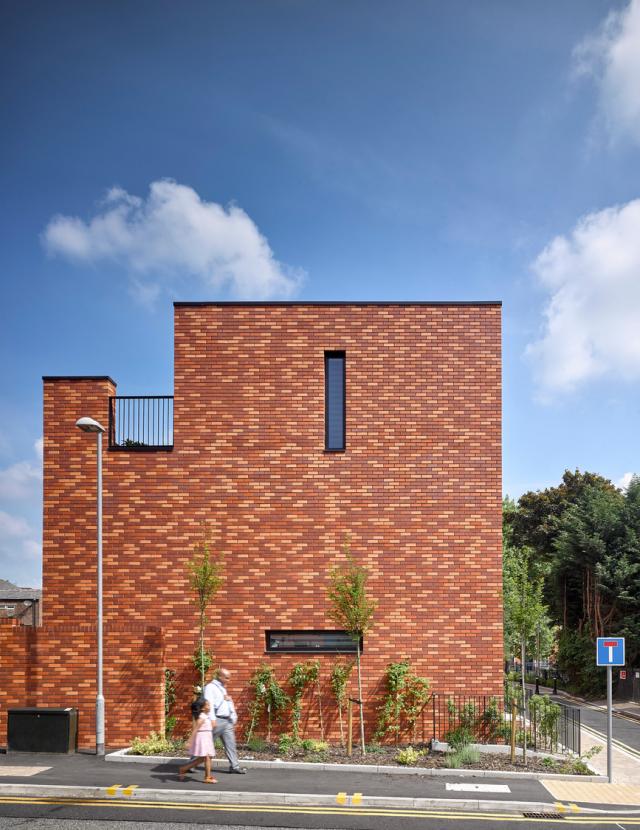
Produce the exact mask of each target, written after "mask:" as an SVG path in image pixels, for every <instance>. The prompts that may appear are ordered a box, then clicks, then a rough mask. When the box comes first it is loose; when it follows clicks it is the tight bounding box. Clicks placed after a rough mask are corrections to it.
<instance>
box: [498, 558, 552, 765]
mask: <svg viewBox="0 0 640 830" xmlns="http://www.w3.org/2000/svg"><path fill="white" fill-rule="evenodd" d="M503 559H504V562H503V584H504V591H503V593H504V625H505V643H506V642H508V643H510V644H511V645H512V647H513V648H514V651H515V650H516V649H517V647H518V646H519V648H520V661H521V664H520V672H521V683H522V701H523V707H524V715H525V721H526V714H527V704H526V701H527V696H526V690H525V665H526V655H527V643H528V642H530V641H531V640H532V638H534V637H535V634H536V631H537V630H538V629H539V628H540V626H541V625H542V624H543V621H544V620H545V618H546V612H547V608H546V606H545V605H544V603H543V602H542V591H543V585H544V577H543V575H542V574H541V573H540V572H539V571H538V570H537V569H536V567H535V566H534V564H533V561H532V552H531V550H530V549H529V548H516V547H513V546H512V545H510V544H508V543H506V544H505V547H504V556H503ZM523 731H524V752H525V754H526V749H527V736H526V723H525V729H524V730H523Z"/></svg>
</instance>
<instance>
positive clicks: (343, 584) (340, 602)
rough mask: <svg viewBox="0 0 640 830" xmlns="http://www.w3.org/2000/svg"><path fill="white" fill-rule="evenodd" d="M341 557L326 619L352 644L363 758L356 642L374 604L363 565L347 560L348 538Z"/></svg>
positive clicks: (334, 572) (368, 622)
mask: <svg viewBox="0 0 640 830" xmlns="http://www.w3.org/2000/svg"><path fill="white" fill-rule="evenodd" d="M343 553H344V555H345V558H346V562H345V564H344V565H337V566H336V567H335V568H332V570H331V571H330V572H329V583H330V584H329V588H328V590H327V598H328V600H329V604H330V609H329V617H330V618H331V619H332V620H334V622H335V623H336V624H337V625H338V626H339V627H340V628H343V629H344V630H345V631H346V632H347V633H348V634H349V636H350V637H351V639H352V640H354V642H355V643H356V666H357V670H358V697H359V699H360V749H361V752H362V754H363V755H365V754H366V747H365V743H364V712H363V701H362V673H361V666H360V662H361V661H360V640H361V639H362V638H363V637H364V635H365V634H366V633H367V632H368V631H370V629H371V628H372V626H373V615H374V612H375V609H376V602H375V601H374V600H372V599H369V597H368V596H367V580H368V579H369V571H368V569H367V568H366V567H365V566H364V565H358V563H357V562H356V561H355V559H354V558H353V557H352V556H351V548H350V542H349V537H347V538H346V539H345V542H344V545H343Z"/></svg>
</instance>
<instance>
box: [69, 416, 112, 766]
mask: <svg viewBox="0 0 640 830" xmlns="http://www.w3.org/2000/svg"><path fill="white" fill-rule="evenodd" d="M76 426H77V427H78V429H81V430H82V431H83V432H93V433H95V435H96V450H97V457H98V481H97V490H98V492H97V497H98V516H97V530H98V660H97V663H98V690H97V694H96V755H104V695H103V694H102V433H103V432H104V431H105V429H104V427H103V426H102V424H100V423H98V421H94V419H93V418H78V420H77V421H76Z"/></svg>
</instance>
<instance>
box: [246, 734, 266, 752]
mask: <svg viewBox="0 0 640 830" xmlns="http://www.w3.org/2000/svg"><path fill="white" fill-rule="evenodd" d="M247 749H250V750H251V752H264V751H265V750H266V749H269V744H268V743H267V742H266V741H265V739H264V738H259V737H258V736H257V735H254V736H253V737H252V738H249V740H248V741H247Z"/></svg>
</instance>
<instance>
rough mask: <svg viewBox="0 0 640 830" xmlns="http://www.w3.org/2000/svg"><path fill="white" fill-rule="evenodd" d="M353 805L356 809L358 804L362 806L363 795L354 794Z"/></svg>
mask: <svg viewBox="0 0 640 830" xmlns="http://www.w3.org/2000/svg"><path fill="white" fill-rule="evenodd" d="M351 803H352V804H353V805H355V806H356V807H357V806H358V804H362V793H354V794H353V798H352V799H351Z"/></svg>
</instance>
